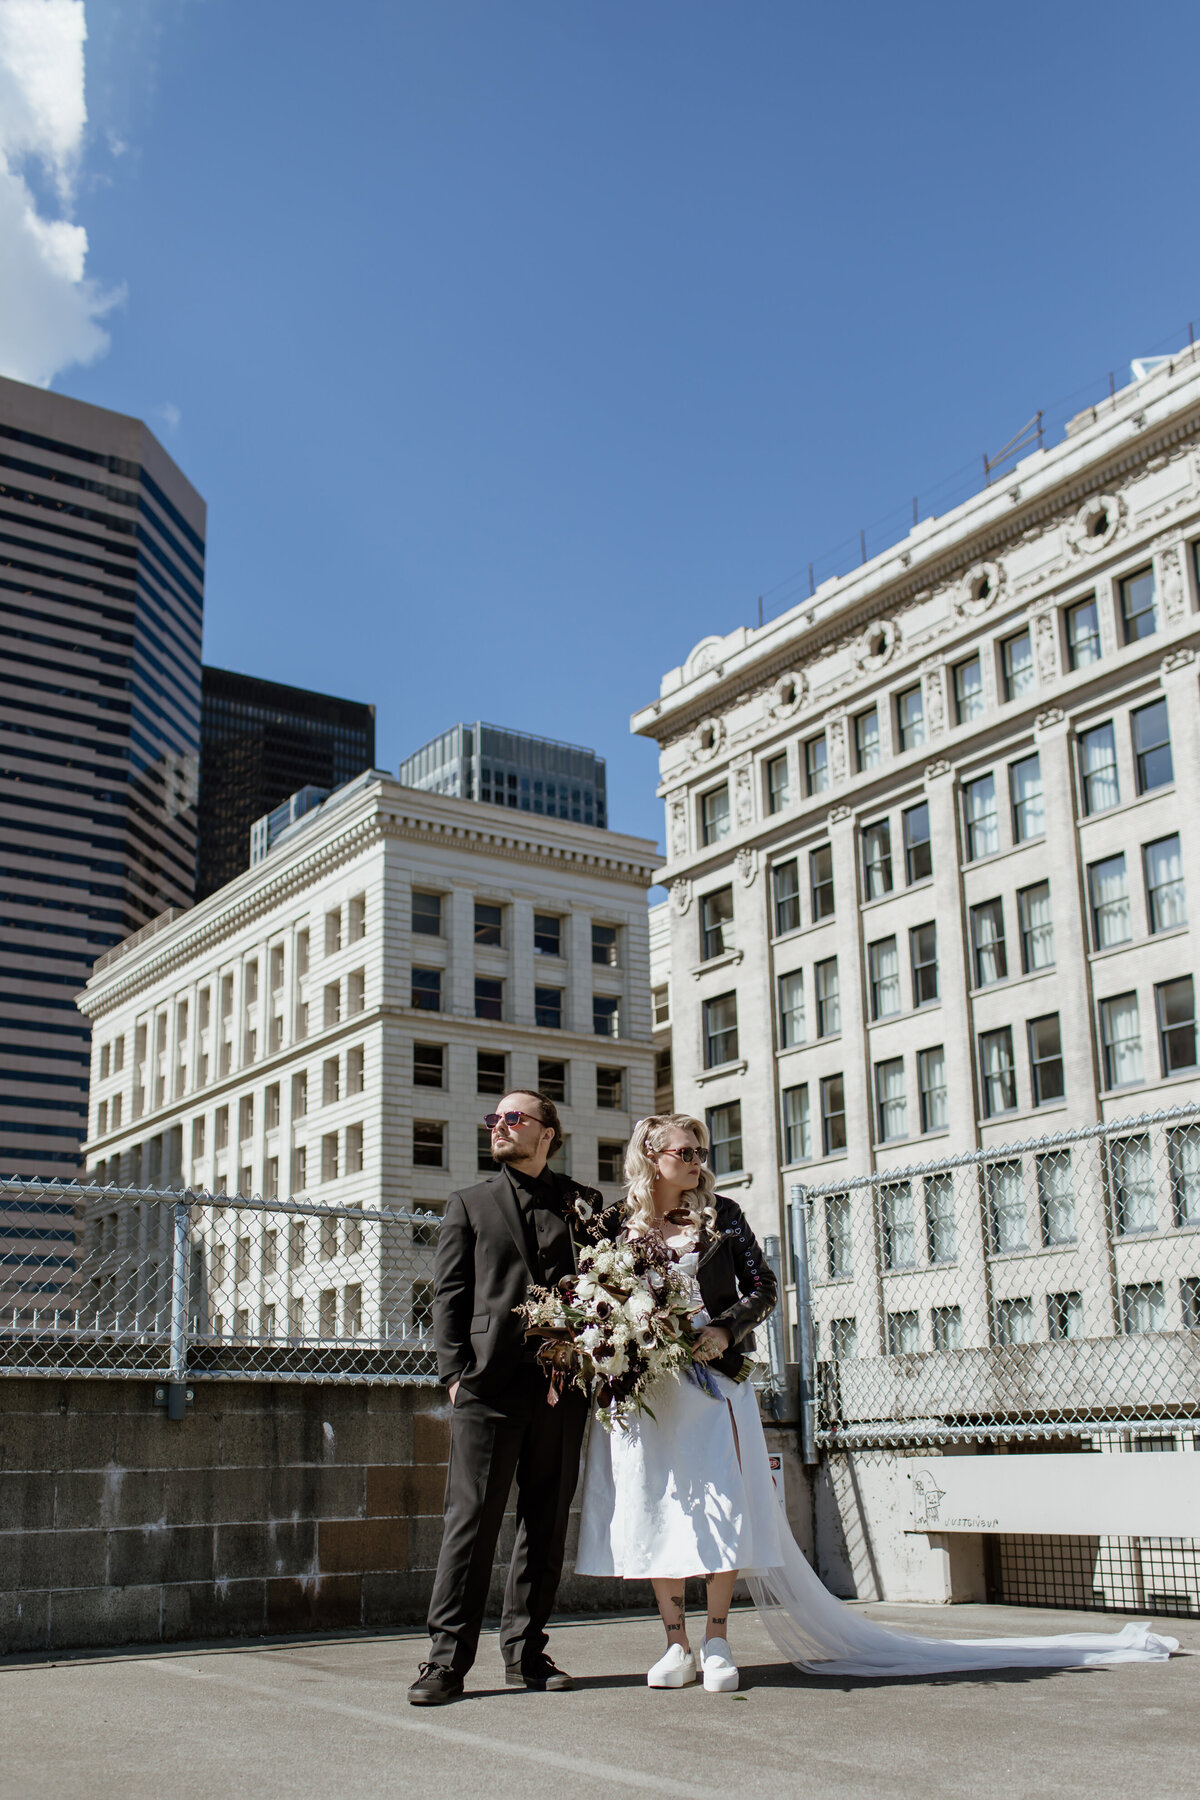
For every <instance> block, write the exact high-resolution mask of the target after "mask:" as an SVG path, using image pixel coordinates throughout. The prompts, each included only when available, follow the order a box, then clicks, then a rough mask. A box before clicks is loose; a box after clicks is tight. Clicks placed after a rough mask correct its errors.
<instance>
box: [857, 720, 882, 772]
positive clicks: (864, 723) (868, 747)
mask: <svg viewBox="0 0 1200 1800" xmlns="http://www.w3.org/2000/svg"><path fill="white" fill-rule="evenodd" d="M854 748H855V754H856V756H857V760H858V768H859V771H860V772H862V771H863V770H865V769H877V768H878V767H879V765H880V763H881V762H882V761H883V746H882V745H881V743H880V741H879V712H878V710H877V708H875V707H874V706H873V707H872V708H871V710H870V712H865V713H859V715H858V717H857V718H856V719H855V721H854Z"/></svg>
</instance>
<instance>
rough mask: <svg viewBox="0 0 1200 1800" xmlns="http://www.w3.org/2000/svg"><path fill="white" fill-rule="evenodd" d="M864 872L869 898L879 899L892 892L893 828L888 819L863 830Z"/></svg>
mask: <svg viewBox="0 0 1200 1800" xmlns="http://www.w3.org/2000/svg"><path fill="white" fill-rule="evenodd" d="M863 874H864V877H865V879H866V887H867V899H868V900H879V899H881V898H882V897H883V895H884V894H890V893H891V891H892V828H891V825H890V823H889V821H888V820H887V819H880V820H879V822H878V824H876V825H868V826H867V828H866V830H865V831H864V832H863Z"/></svg>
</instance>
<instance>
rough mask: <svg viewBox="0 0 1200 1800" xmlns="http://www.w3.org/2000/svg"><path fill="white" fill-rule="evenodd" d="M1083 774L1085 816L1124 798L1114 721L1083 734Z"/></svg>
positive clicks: (1080, 770) (1080, 748) (1081, 756)
mask: <svg viewBox="0 0 1200 1800" xmlns="http://www.w3.org/2000/svg"><path fill="white" fill-rule="evenodd" d="M1079 772H1080V778H1081V780H1082V783H1083V810H1084V812H1085V813H1097V812H1103V811H1104V810H1105V808H1106V807H1109V806H1116V805H1117V803H1118V801H1119V800H1120V798H1121V789H1120V785H1119V783H1118V781H1117V740H1116V737H1115V735H1114V733H1113V728H1112V724H1111V722H1110V723H1109V724H1106V725H1096V726H1094V727H1093V729H1092V730H1091V731H1082V732H1080V734H1079Z"/></svg>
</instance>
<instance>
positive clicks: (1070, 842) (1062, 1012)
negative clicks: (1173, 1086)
mask: <svg viewBox="0 0 1200 1800" xmlns="http://www.w3.org/2000/svg"><path fill="white" fill-rule="evenodd" d="M1035 736H1036V740H1037V747H1038V760H1039V763H1040V766H1041V773H1042V804H1043V806H1044V808H1045V820H1046V864H1045V867H1046V874H1047V878H1048V880H1049V883H1050V916H1051V918H1052V920H1053V921H1054V962H1055V967H1056V969H1057V970H1058V974H1059V978H1060V979H1059V981H1058V984H1057V993H1058V1012H1059V1027H1060V1034H1061V1041H1062V1058H1063V1076H1064V1080H1065V1084H1066V1092H1067V1096H1068V1102H1069V1104H1070V1107H1071V1116H1072V1118H1073V1119H1075V1120H1077V1121H1078V1122H1080V1123H1086V1124H1091V1123H1093V1122H1095V1121H1096V1120H1098V1119H1099V1117H1100V1095H1099V1089H1098V1086H1097V1070H1096V1059H1095V1054H1094V1049H1093V1027H1092V1019H1093V1006H1092V981H1091V965H1090V963H1089V961H1088V931H1087V908H1086V900H1085V896H1084V872H1083V870H1082V868H1081V867H1080V848H1079V831H1078V829H1077V826H1076V820H1075V791H1074V782H1073V780H1072V769H1071V760H1072V738H1071V731H1070V725H1069V723H1068V721H1067V719H1066V718H1065V717H1064V715H1063V713H1062V711H1061V709H1060V708H1059V707H1057V706H1052V707H1048V708H1047V709H1046V711H1045V712H1040V713H1039V714H1038V716H1037V722H1036V726H1035Z"/></svg>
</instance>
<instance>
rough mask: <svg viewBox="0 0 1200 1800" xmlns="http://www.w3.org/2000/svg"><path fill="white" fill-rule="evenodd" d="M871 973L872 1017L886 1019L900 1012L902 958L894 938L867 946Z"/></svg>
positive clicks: (881, 939)
mask: <svg viewBox="0 0 1200 1800" xmlns="http://www.w3.org/2000/svg"><path fill="white" fill-rule="evenodd" d="M867 961H868V964H869V966H870V971H871V1017H872V1018H873V1019H886V1018H889V1017H890V1016H891V1014H892V1013H898V1012H899V1011H900V957H899V954H898V952H897V950H896V940H895V938H894V937H889V938H880V939H879V940H878V942H877V943H874V944H869V945H868V946H867Z"/></svg>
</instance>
